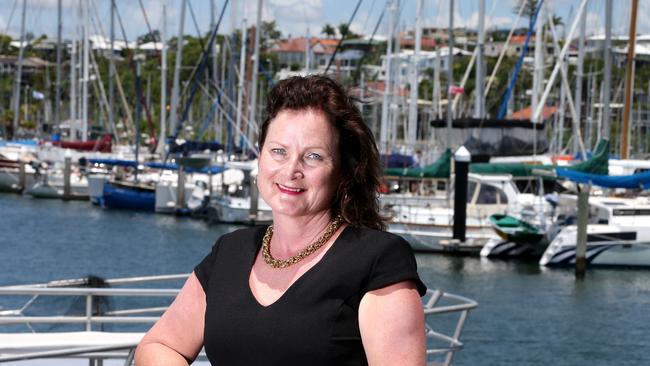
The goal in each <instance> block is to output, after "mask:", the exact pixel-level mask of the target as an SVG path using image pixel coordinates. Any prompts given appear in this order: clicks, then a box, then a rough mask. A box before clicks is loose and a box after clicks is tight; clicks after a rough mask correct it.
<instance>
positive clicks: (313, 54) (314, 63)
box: [269, 37, 338, 69]
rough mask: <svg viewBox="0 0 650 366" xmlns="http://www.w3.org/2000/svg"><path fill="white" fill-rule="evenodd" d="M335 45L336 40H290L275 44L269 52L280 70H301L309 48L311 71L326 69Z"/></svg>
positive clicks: (302, 38) (301, 38)
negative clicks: (275, 59)
mask: <svg viewBox="0 0 650 366" xmlns="http://www.w3.org/2000/svg"><path fill="white" fill-rule="evenodd" d="M337 44H338V40H336V39H320V38H304V37H300V38H290V39H285V40H281V41H279V42H277V43H276V44H275V45H273V47H271V49H270V50H269V52H271V53H273V54H275V55H276V56H277V58H278V62H279V63H280V67H281V68H286V67H292V66H293V65H298V67H300V68H303V67H304V66H305V60H306V56H307V48H308V47H309V53H310V60H311V62H310V69H311V68H319V67H326V66H327V63H328V62H329V59H330V58H331V56H332V54H333V53H334V50H335V49H336V45H337Z"/></svg>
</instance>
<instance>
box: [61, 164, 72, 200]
mask: <svg viewBox="0 0 650 366" xmlns="http://www.w3.org/2000/svg"><path fill="white" fill-rule="evenodd" d="M71 171H72V163H71V158H70V157H69V156H66V158H65V162H64V165H63V199H64V200H69V199H70V198H71V197H72V196H71V194H70V173H71Z"/></svg>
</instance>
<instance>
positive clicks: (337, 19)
mask: <svg viewBox="0 0 650 366" xmlns="http://www.w3.org/2000/svg"><path fill="white" fill-rule="evenodd" d="M57 1H58V0H26V4H27V5H26V9H27V11H26V16H25V29H26V31H28V32H31V33H33V34H35V35H37V36H38V35H41V34H46V35H48V37H50V38H55V37H56V32H57ZM62 1H63V11H62V12H63V17H62V18H63V26H62V29H63V30H62V32H63V37H64V38H67V39H71V38H72V37H73V36H74V35H75V34H79V32H78V31H77V32H75V30H76V29H78V28H76V27H77V25H75V23H76V21H80V19H81V17H80V16H78V11H77V8H78V7H77V6H76V4H79V1H80V0H62ZM81 1H89V3H90V4H91V7H90V10H89V11H90V14H91V18H92V20H91V25H90V27H91V28H90V29H91V32H90V33H91V34H101V33H103V34H104V35H106V36H108V34H109V24H110V0H81ZM212 1H213V3H214V11H213V13H214V14H215V15H214V18H215V19H218V15H219V13H220V12H221V10H222V8H223V5H224V3H225V1H226V0H212ZM393 1H394V2H395V3H399V14H400V15H399V23H398V24H399V28H400V29H401V30H403V29H408V28H413V27H414V24H415V14H416V8H417V3H418V1H417V0H401V1H398V0H393ZM485 1H486V13H487V17H488V18H487V20H486V26H487V27H488V28H495V27H497V28H506V29H509V28H510V27H511V26H512V25H513V23H514V21H515V18H516V13H515V12H514V10H513V9H514V7H515V5H516V3H517V0H485ZM115 2H116V6H117V8H118V12H119V13H120V17H121V20H122V22H121V23H122V24H123V28H124V32H125V33H126V37H127V38H128V40H134V39H135V38H136V37H137V36H139V35H142V34H145V33H147V31H148V27H147V22H146V21H145V16H144V15H143V14H144V13H146V18H147V20H148V22H149V24H150V27H151V28H152V29H159V30H161V29H162V26H163V20H162V19H163V17H162V9H163V5H166V9H167V22H166V24H167V26H166V29H167V31H166V32H167V38H171V37H173V36H175V35H177V33H178V28H179V23H180V13H181V3H182V0H116V1H115ZM188 2H189V3H190V4H191V8H192V10H193V13H194V15H195V17H194V19H196V23H195V22H194V21H193V18H192V16H191V13H190V11H189V10H186V17H185V31H184V33H185V34H192V35H196V34H197V26H198V30H199V31H200V32H201V33H205V32H207V31H208V30H209V28H210V24H211V6H210V4H211V1H210V0H188ZM262 2H263V7H262V18H263V20H267V21H268V20H275V21H276V22H277V24H278V28H279V29H280V31H282V34H283V35H284V36H285V37H286V36H289V35H290V36H294V37H296V36H304V35H307V34H309V35H311V36H323V35H322V34H321V30H322V28H323V25H324V24H327V23H329V24H332V25H334V26H336V25H338V24H341V23H347V22H348V21H349V20H350V17H351V16H352V13H353V11H354V8H355V6H356V5H357V3H358V0H263V1H262ZM545 2H546V3H547V8H548V9H550V10H551V11H552V12H553V13H554V14H556V15H558V16H560V17H562V20H563V22H564V23H565V27H566V30H563V29H562V28H560V29H559V30H558V31H559V33H560V34H566V33H568V32H569V29H570V26H571V24H572V22H573V20H574V18H575V16H576V13H577V10H578V8H579V6H580V1H579V0H545ZM22 3H23V0H0V8H1V9H3V10H2V12H0V33H7V34H9V35H11V36H13V37H16V38H17V37H18V36H19V34H20V23H21V22H20V19H21V13H22V11H21V9H22ZM257 3H258V0H230V1H229V3H228V6H227V8H226V10H225V12H224V19H223V21H222V24H221V25H220V28H219V33H222V34H224V33H228V32H230V31H231V30H232V29H233V27H234V28H239V27H241V24H242V19H243V18H245V19H246V21H247V24H252V23H254V22H255V17H256V14H257ZM387 3H389V1H388V0H363V1H361V5H360V6H359V10H358V12H357V14H356V16H355V18H354V20H353V22H352V23H351V29H352V31H354V32H355V33H361V34H366V35H370V34H371V33H372V31H373V29H374V28H375V25H376V24H377V22H378V19H379V16H380V14H381V12H382V10H383V9H384V8H385V7H386V4H387ZM423 3H424V5H423V9H422V10H421V12H420V14H421V16H422V22H423V24H424V25H425V26H434V27H447V26H448V24H449V8H450V0H424V1H423ZM454 3H455V5H454V26H455V27H459V26H464V27H468V28H476V26H477V24H478V7H479V5H478V4H479V0H455V1H454ZM613 3H614V13H613V16H612V18H613V27H612V32H613V34H620V35H627V34H628V32H629V19H630V4H631V1H630V0H617V1H613ZM140 4H142V7H143V8H144V10H145V12H143V11H142V9H141V6H140ZM604 8H605V0H590V1H589V3H588V5H587V14H588V15H587V19H588V21H587V34H595V33H603V32H604V22H605V20H604V19H605V16H604ZM637 14H638V18H637V33H641V34H650V0H639V9H638V12H637ZM387 19H388V16H387V15H386V16H384V20H383V22H382V23H381V24H380V27H379V28H378V34H380V35H385V34H386V33H387ZM195 24H196V26H195ZM525 24H526V21H525V20H524V19H522V20H520V21H519V22H518V25H520V26H523V25H525ZM115 32H116V37H117V38H120V39H123V38H124V37H123V36H122V30H121V28H120V27H119V23H118V22H117V21H116V30H115Z"/></svg>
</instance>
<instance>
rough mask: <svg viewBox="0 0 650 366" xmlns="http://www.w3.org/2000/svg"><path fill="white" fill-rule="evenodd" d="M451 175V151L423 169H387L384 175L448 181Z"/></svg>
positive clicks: (447, 151) (448, 150)
mask: <svg viewBox="0 0 650 366" xmlns="http://www.w3.org/2000/svg"><path fill="white" fill-rule="evenodd" d="M450 174H451V150H450V149H447V150H445V152H444V153H443V154H442V155H441V156H440V157H439V158H438V160H436V161H435V162H433V163H432V164H429V165H427V166H425V167H414V168H388V169H384V175H390V176H398V177H412V178H439V179H449V176H450Z"/></svg>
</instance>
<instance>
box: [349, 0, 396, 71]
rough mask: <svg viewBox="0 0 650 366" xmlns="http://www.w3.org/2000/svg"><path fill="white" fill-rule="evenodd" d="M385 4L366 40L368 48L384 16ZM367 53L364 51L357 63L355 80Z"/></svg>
mask: <svg viewBox="0 0 650 366" xmlns="http://www.w3.org/2000/svg"><path fill="white" fill-rule="evenodd" d="M387 5H388V3H386V5H385V6H384V7H383V9H381V14H379V19H377V24H375V29H374V30H373V31H372V35H371V36H370V39H369V40H368V49H370V48H371V47H372V41H373V40H374V38H375V35H376V34H377V30H378V29H379V25H380V24H381V21H382V19H383V18H384V13H385V12H386V6H387ZM367 55H368V53H365V52H364V54H363V56H361V59H360V60H359V62H358V63H357V69H356V70H355V71H354V79H355V80H357V79H358V78H359V76H360V74H361V65H362V64H363V61H364V60H365V59H366V58H367Z"/></svg>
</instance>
